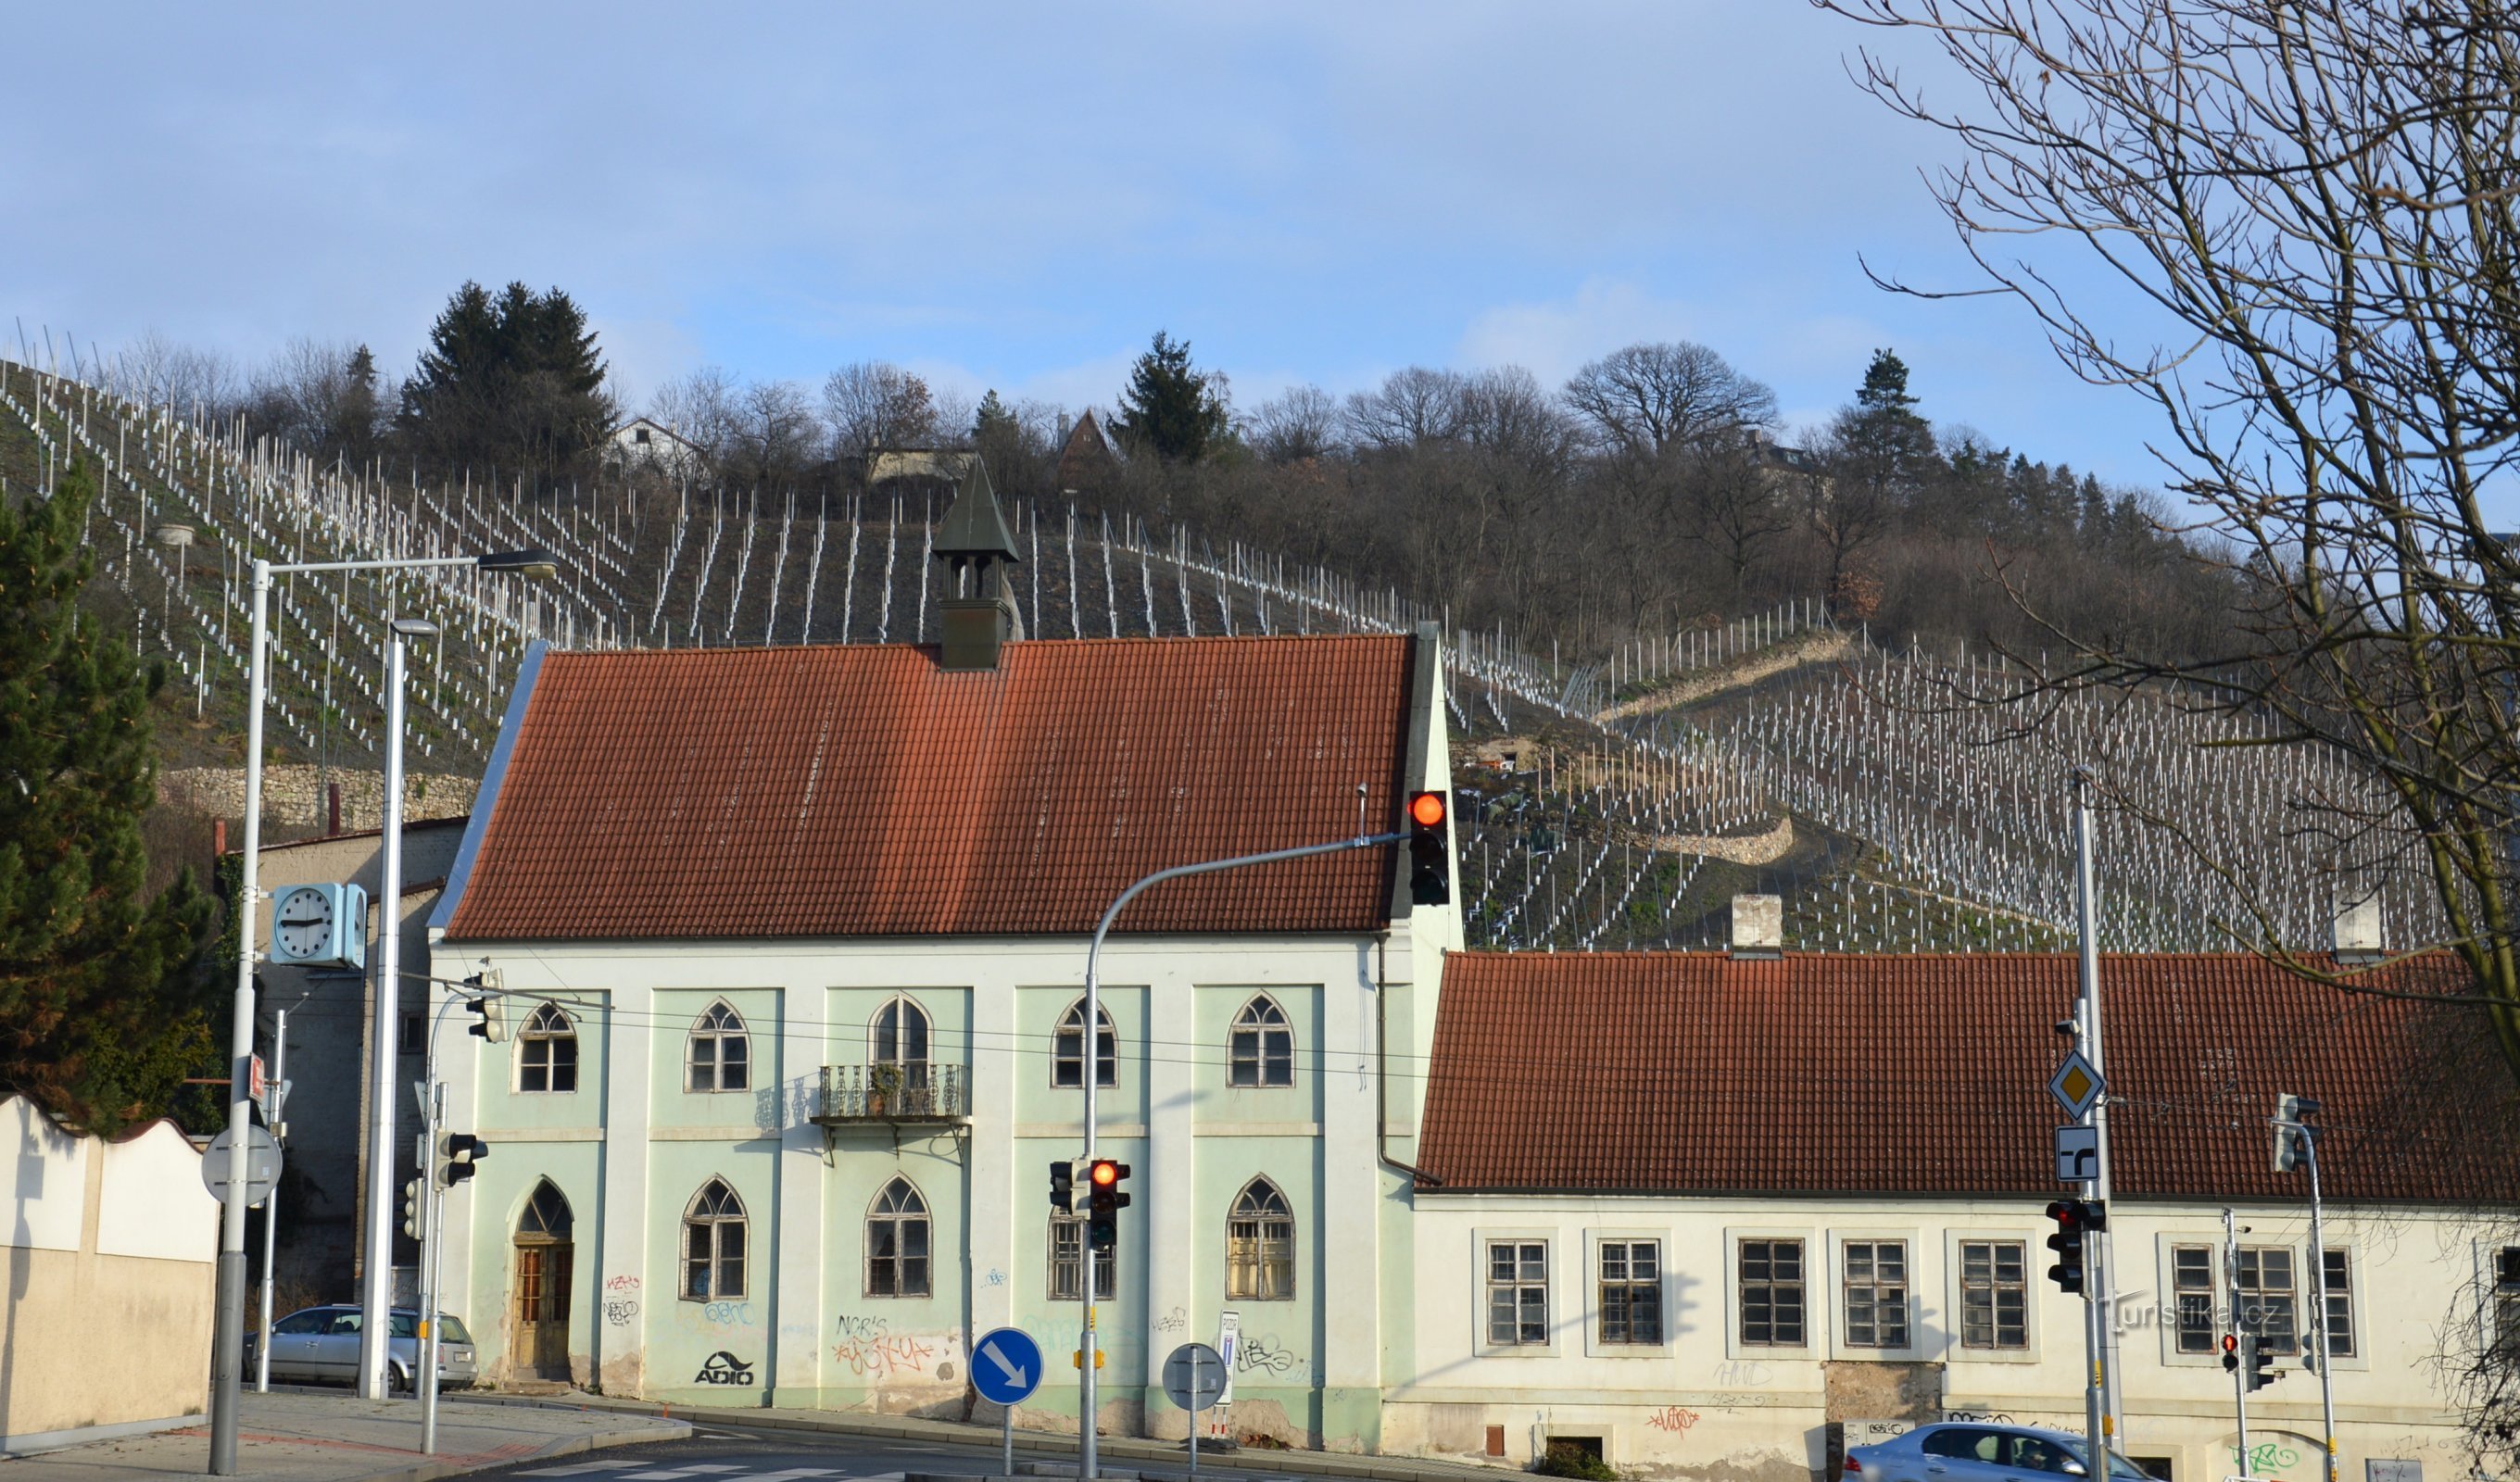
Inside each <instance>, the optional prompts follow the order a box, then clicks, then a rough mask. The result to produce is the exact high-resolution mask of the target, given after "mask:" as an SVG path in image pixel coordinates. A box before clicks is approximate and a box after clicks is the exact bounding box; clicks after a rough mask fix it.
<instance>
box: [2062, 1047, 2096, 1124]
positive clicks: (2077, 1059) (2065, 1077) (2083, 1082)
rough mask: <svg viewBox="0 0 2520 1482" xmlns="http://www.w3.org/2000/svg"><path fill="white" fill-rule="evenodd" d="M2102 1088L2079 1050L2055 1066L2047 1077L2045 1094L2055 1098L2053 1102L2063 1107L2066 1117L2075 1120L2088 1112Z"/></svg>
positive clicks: (2091, 1067)
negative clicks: (2052, 1072)
mask: <svg viewBox="0 0 2520 1482" xmlns="http://www.w3.org/2000/svg"><path fill="white" fill-rule="evenodd" d="M2102 1089H2103V1088H2102V1084H2101V1081H2100V1073H2099V1071H2097V1070H2095V1069H2093V1066H2092V1062H2091V1061H2089V1060H2087V1059H2085V1058H2083V1052H2081V1051H2079V1050H2077V1051H2074V1052H2072V1053H2071V1054H2069V1055H2066V1056H2065V1063H2064V1064H2062V1065H2059V1066H2057V1067H2056V1073H2055V1074H2054V1075H2052V1076H2049V1077H2048V1095H2049V1096H2052V1097H2054V1098H2055V1099H2056V1104H2057V1105H2059V1106H2062V1107H2064V1108H2065V1114H2066V1115H2067V1116H2069V1117H2072V1118H2073V1119H2074V1120H2076V1121H2078V1122H2079V1121H2081V1120H2082V1119H2083V1118H2085V1117H2087V1116H2089V1115H2091V1112H2092V1106H2093V1103H2094V1102H2096V1101H2098V1100H2099V1099H2100V1092H2101V1090H2102Z"/></svg>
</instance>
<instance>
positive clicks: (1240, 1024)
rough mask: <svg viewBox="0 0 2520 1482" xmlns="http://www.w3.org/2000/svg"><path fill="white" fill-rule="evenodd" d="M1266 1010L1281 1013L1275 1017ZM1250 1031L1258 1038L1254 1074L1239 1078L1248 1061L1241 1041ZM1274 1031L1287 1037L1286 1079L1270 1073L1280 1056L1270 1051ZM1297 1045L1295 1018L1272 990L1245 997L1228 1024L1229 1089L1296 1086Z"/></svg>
mask: <svg viewBox="0 0 2520 1482" xmlns="http://www.w3.org/2000/svg"><path fill="white" fill-rule="evenodd" d="M1264 1012H1265V1013H1267V1014H1275V1015H1276V1016H1277V1017H1276V1019H1275V1020H1274V1021H1272V1020H1270V1019H1268V1018H1266V1017H1264V1016H1262V1014H1263V1013H1264ZM1246 1034H1247V1035H1249V1036H1251V1037H1252V1040H1253V1042H1254V1043H1253V1049H1252V1054H1251V1058H1250V1060H1249V1062H1248V1063H1249V1064H1250V1067H1251V1073H1252V1077H1253V1078H1252V1079H1250V1080H1247V1081H1246V1080H1242V1079H1240V1078H1239V1077H1240V1075H1241V1071H1242V1067H1243V1065H1244V1063H1245V1062H1244V1060H1243V1057H1242V1046H1241V1042H1242V1037H1243V1036H1244V1035H1246ZM1273 1034H1274V1035H1280V1036H1283V1038H1284V1040H1285V1054H1284V1055H1283V1060H1284V1069H1285V1079H1283V1080H1280V1081H1273V1080H1271V1079H1269V1073H1270V1069H1271V1066H1272V1063H1273V1061H1275V1060H1277V1059H1278V1058H1280V1057H1279V1056H1274V1055H1270V1053H1269V1036H1271V1035H1273ZM1295 1048H1296V1047H1295V1021H1294V1019H1293V1018H1292V1017H1291V1016H1290V1015H1289V1014H1288V1013H1287V1012H1286V1006H1285V1005H1283V1004H1281V1003H1279V1002H1278V1000H1277V998H1276V996H1275V995H1272V994H1268V993H1255V994H1253V995H1251V997H1249V998H1247V999H1245V1000H1243V1002H1242V1007H1241V1008H1239V1009H1237V1010H1234V1017H1233V1019H1232V1020H1231V1021H1230V1022H1229V1023H1227V1025H1226V1028H1225V1086H1226V1089H1227V1090H1229V1091H1292V1090H1294V1089H1295V1076H1296V1072H1295V1059H1296V1055H1295Z"/></svg>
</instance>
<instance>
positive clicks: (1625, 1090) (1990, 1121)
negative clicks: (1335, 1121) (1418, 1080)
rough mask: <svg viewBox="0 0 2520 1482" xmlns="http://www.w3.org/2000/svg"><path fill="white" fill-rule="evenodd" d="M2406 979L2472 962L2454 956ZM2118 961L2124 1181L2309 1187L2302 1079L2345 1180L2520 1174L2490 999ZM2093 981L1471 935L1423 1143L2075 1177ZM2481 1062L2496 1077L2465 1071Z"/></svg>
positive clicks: (1544, 1183) (1530, 1165)
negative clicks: (2059, 1151)
mask: <svg viewBox="0 0 2520 1482" xmlns="http://www.w3.org/2000/svg"><path fill="white" fill-rule="evenodd" d="M2382 977H2383V980H2384V981H2385V982H2386V983H2387V984H2388V986H2390V987H2392V988H2395V989H2402V990H2412V991H2418V992H2427V993H2434V992H2450V991H2454V990H2455V988H2456V986H2457V983H2458V975H2457V971H2456V968H2455V965H2454V964H2452V963H2451V962H2450V961H2449V960H2448V959H2436V960H2425V961H2420V962H2414V963H2408V964H2405V965H2401V966H2398V967H2395V968H2393V969H2390V970H2389V972H2388V973H2386V974H2384V975H2382ZM2101 981H2102V1007H2103V1010H2104V1011H2105V1014H2106V1022H2105V1026H2104V1027H2105V1028H2106V1031H2107V1036H2108V1038H2107V1048H2108V1054H2109V1071H2110V1075H2109V1080H2110V1086H2111V1093H2112V1096H2113V1098H2114V1099H2115V1100H2114V1101H2113V1103H2112V1104H2113V1109H2112V1111H2111V1117H2112V1121H2111V1143H2112V1148H2113V1157H2114V1160H2115V1166H2114V1169H2113V1175H2114V1183H2115V1186H2116V1191H2117V1192H2118V1193H2119V1194H2121V1195H2135V1196H2145V1195H2150V1196H2159V1197H2182V1196H2184V1197H2239V1196H2247V1195H2255V1196H2263V1197H2271V1198H2298V1197H2301V1196H2302V1194H2303V1187H2302V1184H2301V1181H2300V1179H2299V1178H2298V1176H2292V1175H2282V1174H2277V1173H2274V1172H2273V1170H2272V1169H2271V1168H2270V1167H2269V1166H2268V1163H2269V1146H2270V1135H2269V1132H2268V1127H2267V1117H2268V1115H2269V1114H2270V1113H2271V1112H2272V1111H2273V1106H2274V1100H2275V1096H2276V1094H2277V1093H2278V1092H2279V1091H2289V1092H2297V1093H2302V1094H2306V1095H2314V1096H2317V1097H2318V1098H2319V1099H2320V1100H2322V1101H2323V1102H2324V1103H2325V1107H2326V1110H2325V1112H2324V1114H2323V1115H2322V1118H2321V1121H2322V1122H2323V1124H2324V1125H2325V1126H2326V1127H2327V1128H2328V1129H2329V1131H2328V1133H2327V1135H2326V1137H2325V1138H2324V1139H2323V1140H2322V1142H2321V1143H2320V1157H2321V1170H2322V1173H2323V1175H2324V1176H2325V1177H2326V1180H2327V1187H2328V1189H2329V1190H2330V1191H2331V1192H2333V1193H2335V1194H2337V1195H2338V1196H2340V1197H2346V1198H2367V1199H2415V1200H2427V1201H2450V1202H2462V1201H2467V1200H2479V1199H2491V1200H2503V1201H2507V1200H2510V1199H2513V1198H2514V1197H2520V1171H2515V1164H2514V1161H2513V1157H2512V1155H2511V1152H2510V1145H2509V1143H2508V1142H2507V1141H2506V1140H2505V1139H2504V1137H2503V1136H2502V1135H2501V1134H2502V1130H2504V1129H2507V1128H2508V1127H2509V1125H2510V1115H2511V1101H2510V1091H2509V1082H2508V1080H2507V1079H2506V1078H2505V1072H2504V1070H2503V1069H2502V1067H2501V1065H2500V1063H2499V1062H2498V1060H2495V1059H2493V1058H2492V1057H2491V1055H2490V1054H2488V1055H2486V1057H2485V1059H2484V1061H2483V1062H2482V1063H2481V1066H2478V1065H2471V1066H2470V1067H2469V1068H2471V1069H2475V1070H2476V1071H2477V1074H2475V1075H2461V1074H2459V1073H2458V1072H2456V1071H2454V1070H2452V1069H2451V1068H2450V1067H2449V1066H2448V1065H2447V1064H2446V1059H2447V1060H2452V1061H2454V1060H2457V1059H2458V1058H2459V1056H2460V1055H2471V1054H2472V1051H2473V1047H2474V1045H2475V1043H2476V1040H2477V1038H2478V1037H2477V1036H2475V1035H2473V1034H2472V1033H2465V1032H2463V1031H2462V1030H2461V1027H2460V1026H2462V1025H2464V1024H2466V1023H2467V1022H2468V1020H2466V1019H2463V1018H2460V1017H2458V1016H2459V1015H2473V1014H2474V1013H2475V1010H2474V1009H2472V1008H2459V1007H2454V1006H2448V1005H2443V1004H2439V1003H2419V1002H2409V1001H2407V1000H2401V999H2383V998H2376V997H2373V996H2370V995H2367V994H2354V993H2347V992H2343V991H2340V990H2336V989H2331V988H2324V987H2318V986H2315V985H2312V984H2308V983H2305V982H2303V981H2302V980H2300V979H2298V978H2294V977H2291V976H2288V975H2286V974H2284V973H2283V972H2282V971H2281V970H2279V969H2277V968H2275V967H2273V966H2270V965H2268V964H2266V963H2265V962H2263V961H2262V960H2260V959H2257V958H2254V957H2249V956H2245V955H2237V954H2232V955H2196V956H2157V957H2155V956H2110V957H2105V958H2103V959H2102V965H2101ZM2074 994H2075V962H2074V959H2073V958H2072V957H2070V956H2008V955H1988V956H1925V955H1882V956H1854V955H1836V954H1832V955H1819V954H1814V955H1804V954H1796V953H1789V954H1787V955H1785V956H1784V957H1783V958H1781V959H1778V960H1771V961H1766V962H1753V961H1740V962H1734V961H1733V960H1731V959H1730V958H1728V957H1727V956H1726V955H1725V954H1722V953H1654V952H1637V953H1585V954H1554V955H1550V954H1532V953H1483V952H1470V953H1456V954H1452V955H1450V956H1448V957H1447V958H1446V959H1445V964H1444V980H1443V996H1442V1000H1441V1008H1440V1010H1439V1012H1438V1015H1437V1019H1436V1025H1435V1046H1434V1055H1433V1060H1432V1064H1431V1067H1430V1070H1429V1083H1428V1087H1427V1100H1426V1117H1425V1131H1424V1137H1423V1141H1422V1142H1421V1143H1420V1145H1419V1147H1418V1164H1419V1166H1420V1167H1421V1168H1423V1169H1424V1170H1425V1171H1426V1172H1427V1173H1429V1174H1431V1175H1433V1176H1434V1177H1435V1178H1436V1179H1440V1180H1441V1181H1442V1182H1441V1186H1440V1189H1441V1191H1444V1192H1462V1191H1470V1190H1592V1191H1602V1192H1606V1191H1623V1192H1642V1191H1702V1192H1720V1191H1721V1192H1729V1191H1743V1192H1762V1193H1779V1192H1806V1193H1818V1194H1830V1193H1884V1194H1887V1193H1952V1194H1959V1193H2007V1194H2012V1193H2020V1194H2040V1195H2042V1196H2045V1197H2054V1196H2057V1195H2059V1194H2060V1193H2062V1192H2064V1191H2065V1190H2063V1188H2062V1186H2059V1185H2058V1184H2057V1183H2056V1182H2055V1180H2054V1178H2053V1177H2052V1174H2053V1169H2052V1167H2051V1164H2050V1159H2051V1153H2050V1148H2049V1141H2050V1129H2051V1128H2053V1127H2055V1126H2056V1125H2058V1124H2059V1123H2060V1122H2062V1121H2064V1120H2065V1118H2064V1117H2063V1115H2062V1113H2061V1112H2060V1111H2059V1110H2058V1108H2057V1106H2056V1104H2055V1102H2054V1101H2053V1100H2050V1099H2049V1097H2048V1089H2047V1083H2048V1076H2049V1075H2050V1074H2051V1073H2052V1072H2053V1071H2054V1070H2055V1068H2056V1066H2057V1064H2058V1062H2059V1061H2060V1060H2061V1059H2062V1058H2063V1055H2064V1053H2065V1049H2066V1042H2065V1041H2064V1040H2063V1039H2061V1038H2059V1037H2058V1036H2057V1035H2056V1033H2055V1032H2054V1030H2053V1027H2052V1026H2053V1025H2054V1023H2055V1021H2056V1020H2058V1019H2061V1018H2065V1017H2067V1016H2069V1015H2070V1014H2071V1012H2072V1004H2073V998H2074ZM2462 1047H2466V1048H2462ZM2461 1080H2464V1081H2465V1082H2467V1083H2468V1084H2469V1085H2470V1087H2471V1088H2473V1087H2475V1086H2480V1085H2481V1086H2483V1087H2485V1088H2486V1089H2485V1091H2484V1093H2483V1099H2482V1100H2481V1101H2480V1100H2473V1099H2471V1100H2464V1101H2463V1100H2460V1099H2459V1098H2458V1097H2456V1096H2453V1095H2449V1094H2447V1092H2448V1090H2449V1086H2448V1085H2447V1084H2446V1083H2453V1082H2458V1081H2461Z"/></svg>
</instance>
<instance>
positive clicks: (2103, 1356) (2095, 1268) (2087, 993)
mask: <svg viewBox="0 0 2520 1482" xmlns="http://www.w3.org/2000/svg"><path fill="white" fill-rule="evenodd" d="M2091 787H2092V774H2091V773H2090V772H2089V771H2088V770H2086V769H2084V768H2081V767H2077V768H2075V769H2074V774H2073V789H2074V908H2075V915H2076V917H2077V919H2078V924H2079V926H2080V928H2081V930H2080V936H2081V979H2082V983H2081V986H2082V992H2081V995H2080V997H2079V998H2078V999H2077V1000H2076V1002H2075V1006H2074V1007H2075V1017H2076V1018H2077V1019H2078V1020H2079V1023H2078V1025H2077V1034H2076V1044H2077V1048H2079V1049H2080V1050H2081V1051H2082V1053H2083V1058H2085V1059H2087V1060H2089V1061H2091V1062H2092V1068H2093V1070H2094V1071H2096V1072H2098V1073H2099V1075H2100V1077H2101V1079H2102V1081H2103V1082H2105V1081H2106V1079H2107V1077H2108V1068H2107V1065H2106V1063H2105V1062H2104V1061H2103V1060H2102V1058H2101V1055H2100V935H2099V888H2098V885H2097V883H2096V882H2095V881H2094V879H2093V863H2092V855H2093V839H2092V803H2091ZM2107 1102H2108V1097H2107V1095H2106V1093H2105V1092H2103V1093H2102V1095H2101V1097H2100V1099H2099V1100H2098V1101H2097V1102H2095V1103H2094V1104H2093V1107H2092V1112H2091V1120H2092V1125H2093V1128H2094V1129H2095V1130H2096V1131H2097V1133H2098V1135H2099V1137H2098V1141H2099V1154H2098V1156H2097V1157H2095V1158H2094V1159H2093V1170H2092V1172H2093V1178H2092V1180H2091V1185H2090V1188H2091V1197H2092V1198H2093V1199H2094V1200H2095V1201H2097V1202H2098V1203H2099V1205H2100V1208H2101V1210H2102V1211H2103V1215H2104V1217H2105V1212H2106V1210H2107V1208H2108V1198H2109V1132H2108V1106H2107ZM2108 1249H2109V1247H2108V1235H2107V1234H2106V1232H2105V1228H2103V1230H2100V1231H2092V1232H2088V1233H2086V1234H2085V1235H2084V1236H2083V1251H2084V1279H2083V1344H2084V1353H2085V1356H2086V1357H2087V1358H2088V1359H2089V1360H2090V1361H2091V1379H2090V1384H2089V1385H2088V1387H2087V1389H2086V1391H2085V1394H2084V1401H2083V1418H2084V1424H2085V1428H2086V1430H2087V1431H2088V1432H2089V1434H2090V1437H2091V1444H2092V1459H2091V1464H2092V1465H2093V1467H2095V1468H2096V1467H2100V1466H2103V1465H2105V1464H2106V1463H2105V1458H2106V1457H2107V1455H2108V1445H2109V1442H2110V1441H2111V1439H2112V1438H2113V1437H2114V1435H2115V1433H2116V1430H2117V1425H2116V1418H2117V1417H2116V1406H2115V1404H2114V1403H2113V1402H2114V1400H2115V1394H2114V1390H2115V1385H2114V1383H2113V1382H2112V1370H2114V1369H2115V1367H2116V1366H2114V1365H2113V1364H2112V1363H2110V1359H2111V1357H2112V1352H2111V1351H2112V1350H2113V1349H2114V1348H2115V1346H2116V1336H2115V1334H2114V1333H2112V1332H2111V1331H2110V1329H2111V1327H2112V1326H2113V1324H2112V1323H2111V1321H2110V1318H2111V1308H2110V1305H2109V1261H2108Z"/></svg>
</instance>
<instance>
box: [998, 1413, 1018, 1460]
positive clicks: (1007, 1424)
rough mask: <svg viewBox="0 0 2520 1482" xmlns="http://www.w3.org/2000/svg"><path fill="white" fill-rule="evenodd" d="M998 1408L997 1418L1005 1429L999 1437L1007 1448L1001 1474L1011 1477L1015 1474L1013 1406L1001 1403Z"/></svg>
mask: <svg viewBox="0 0 2520 1482" xmlns="http://www.w3.org/2000/svg"><path fill="white" fill-rule="evenodd" d="M998 1409H999V1412H1000V1414H999V1416H998V1418H999V1420H1000V1421H1001V1422H1003V1425H1002V1428H1003V1429H1004V1431H1005V1434H1004V1435H1002V1436H1001V1437H999V1439H1000V1440H1001V1441H1003V1442H1005V1443H1006V1448H1007V1469H1006V1471H1005V1472H1003V1473H1002V1474H1001V1475H1004V1476H1009V1477H1012V1476H1013V1475H1014V1474H1015V1408H1014V1407H1013V1406H1012V1405H1002V1406H999V1407H998Z"/></svg>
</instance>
